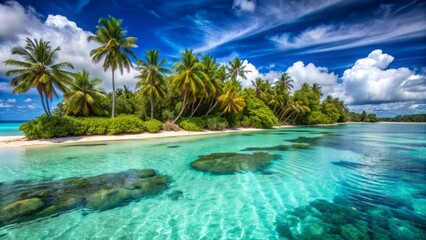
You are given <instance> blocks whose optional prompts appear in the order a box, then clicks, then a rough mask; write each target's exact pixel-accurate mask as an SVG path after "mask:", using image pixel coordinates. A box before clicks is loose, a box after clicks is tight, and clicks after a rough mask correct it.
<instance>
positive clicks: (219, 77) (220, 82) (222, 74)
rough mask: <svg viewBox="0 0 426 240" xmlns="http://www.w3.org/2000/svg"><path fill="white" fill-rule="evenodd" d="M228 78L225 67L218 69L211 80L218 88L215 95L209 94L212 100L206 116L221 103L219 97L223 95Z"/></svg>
mask: <svg viewBox="0 0 426 240" xmlns="http://www.w3.org/2000/svg"><path fill="white" fill-rule="evenodd" d="M226 78H227V76H226V68H225V66H221V67H219V68H216V71H215V72H214V74H213V78H212V80H211V82H212V84H213V85H214V86H215V88H216V92H215V93H214V94H212V93H210V94H209V98H210V99H211V100H210V105H209V108H208V110H207V112H206V114H204V115H205V116H207V115H208V114H209V113H210V112H211V111H212V110H213V109H214V108H215V107H216V106H217V104H218V103H219V100H218V97H219V96H220V95H222V94H223V91H224V87H225V84H224V82H225V81H226Z"/></svg>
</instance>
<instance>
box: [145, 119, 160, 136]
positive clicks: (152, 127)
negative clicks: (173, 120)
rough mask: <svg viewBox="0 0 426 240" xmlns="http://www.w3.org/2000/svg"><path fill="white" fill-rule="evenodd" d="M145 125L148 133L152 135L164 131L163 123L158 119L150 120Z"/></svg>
mask: <svg viewBox="0 0 426 240" xmlns="http://www.w3.org/2000/svg"><path fill="white" fill-rule="evenodd" d="M144 124H145V127H146V131H148V132H150V133H156V132H158V131H160V130H161V129H163V123H162V122H160V121H158V120H157V119H151V120H148V121H146V122H145V123H144Z"/></svg>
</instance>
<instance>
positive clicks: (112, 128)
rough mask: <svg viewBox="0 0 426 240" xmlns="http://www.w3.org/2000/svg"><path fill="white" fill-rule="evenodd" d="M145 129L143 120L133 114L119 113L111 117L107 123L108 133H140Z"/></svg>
mask: <svg viewBox="0 0 426 240" xmlns="http://www.w3.org/2000/svg"><path fill="white" fill-rule="evenodd" d="M144 130H145V125H144V123H143V121H142V120H141V119H140V118H138V117H136V116H135V115H120V116H118V117H115V118H112V119H111V120H110V122H109V125H108V132H107V133H108V135H116V134H120V133H141V132H143V131H144Z"/></svg>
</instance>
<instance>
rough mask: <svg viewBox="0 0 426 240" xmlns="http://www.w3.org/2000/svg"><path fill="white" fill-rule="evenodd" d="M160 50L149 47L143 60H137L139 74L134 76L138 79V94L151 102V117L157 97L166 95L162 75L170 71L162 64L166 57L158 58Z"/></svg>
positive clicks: (152, 116)
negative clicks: (146, 97)
mask: <svg viewBox="0 0 426 240" xmlns="http://www.w3.org/2000/svg"><path fill="white" fill-rule="evenodd" d="M159 55H160V52H159V51H158V50H152V49H149V50H148V51H146V52H145V60H138V66H137V67H136V69H137V70H139V71H140V75H138V76H136V77H135V78H137V79H139V81H138V82H137V83H136V90H138V93H139V94H142V95H144V96H148V97H149V101H150V103H151V119H152V118H154V106H155V102H156V100H157V99H161V98H164V97H165V96H166V85H165V82H164V75H165V74H166V73H170V69H168V68H165V67H164V66H163V65H164V64H165V63H166V62H167V59H165V58H164V59H161V60H160V59H159Z"/></svg>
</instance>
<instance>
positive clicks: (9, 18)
mask: <svg viewBox="0 0 426 240" xmlns="http://www.w3.org/2000/svg"><path fill="white" fill-rule="evenodd" d="M38 15H39V14H37V12H36V11H35V9H34V8H32V7H28V8H27V9H25V8H24V7H22V6H21V5H20V4H19V3H17V2H15V1H7V2H5V3H4V4H0V22H1V23H2V24H0V43H1V42H3V41H7V40H16V37H17V36H16V34H17V33H24V34H28V33H30V29H33V28H39V27H41V23H40V21H39V20H38V18H37V16H38Z"/></svg>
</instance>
